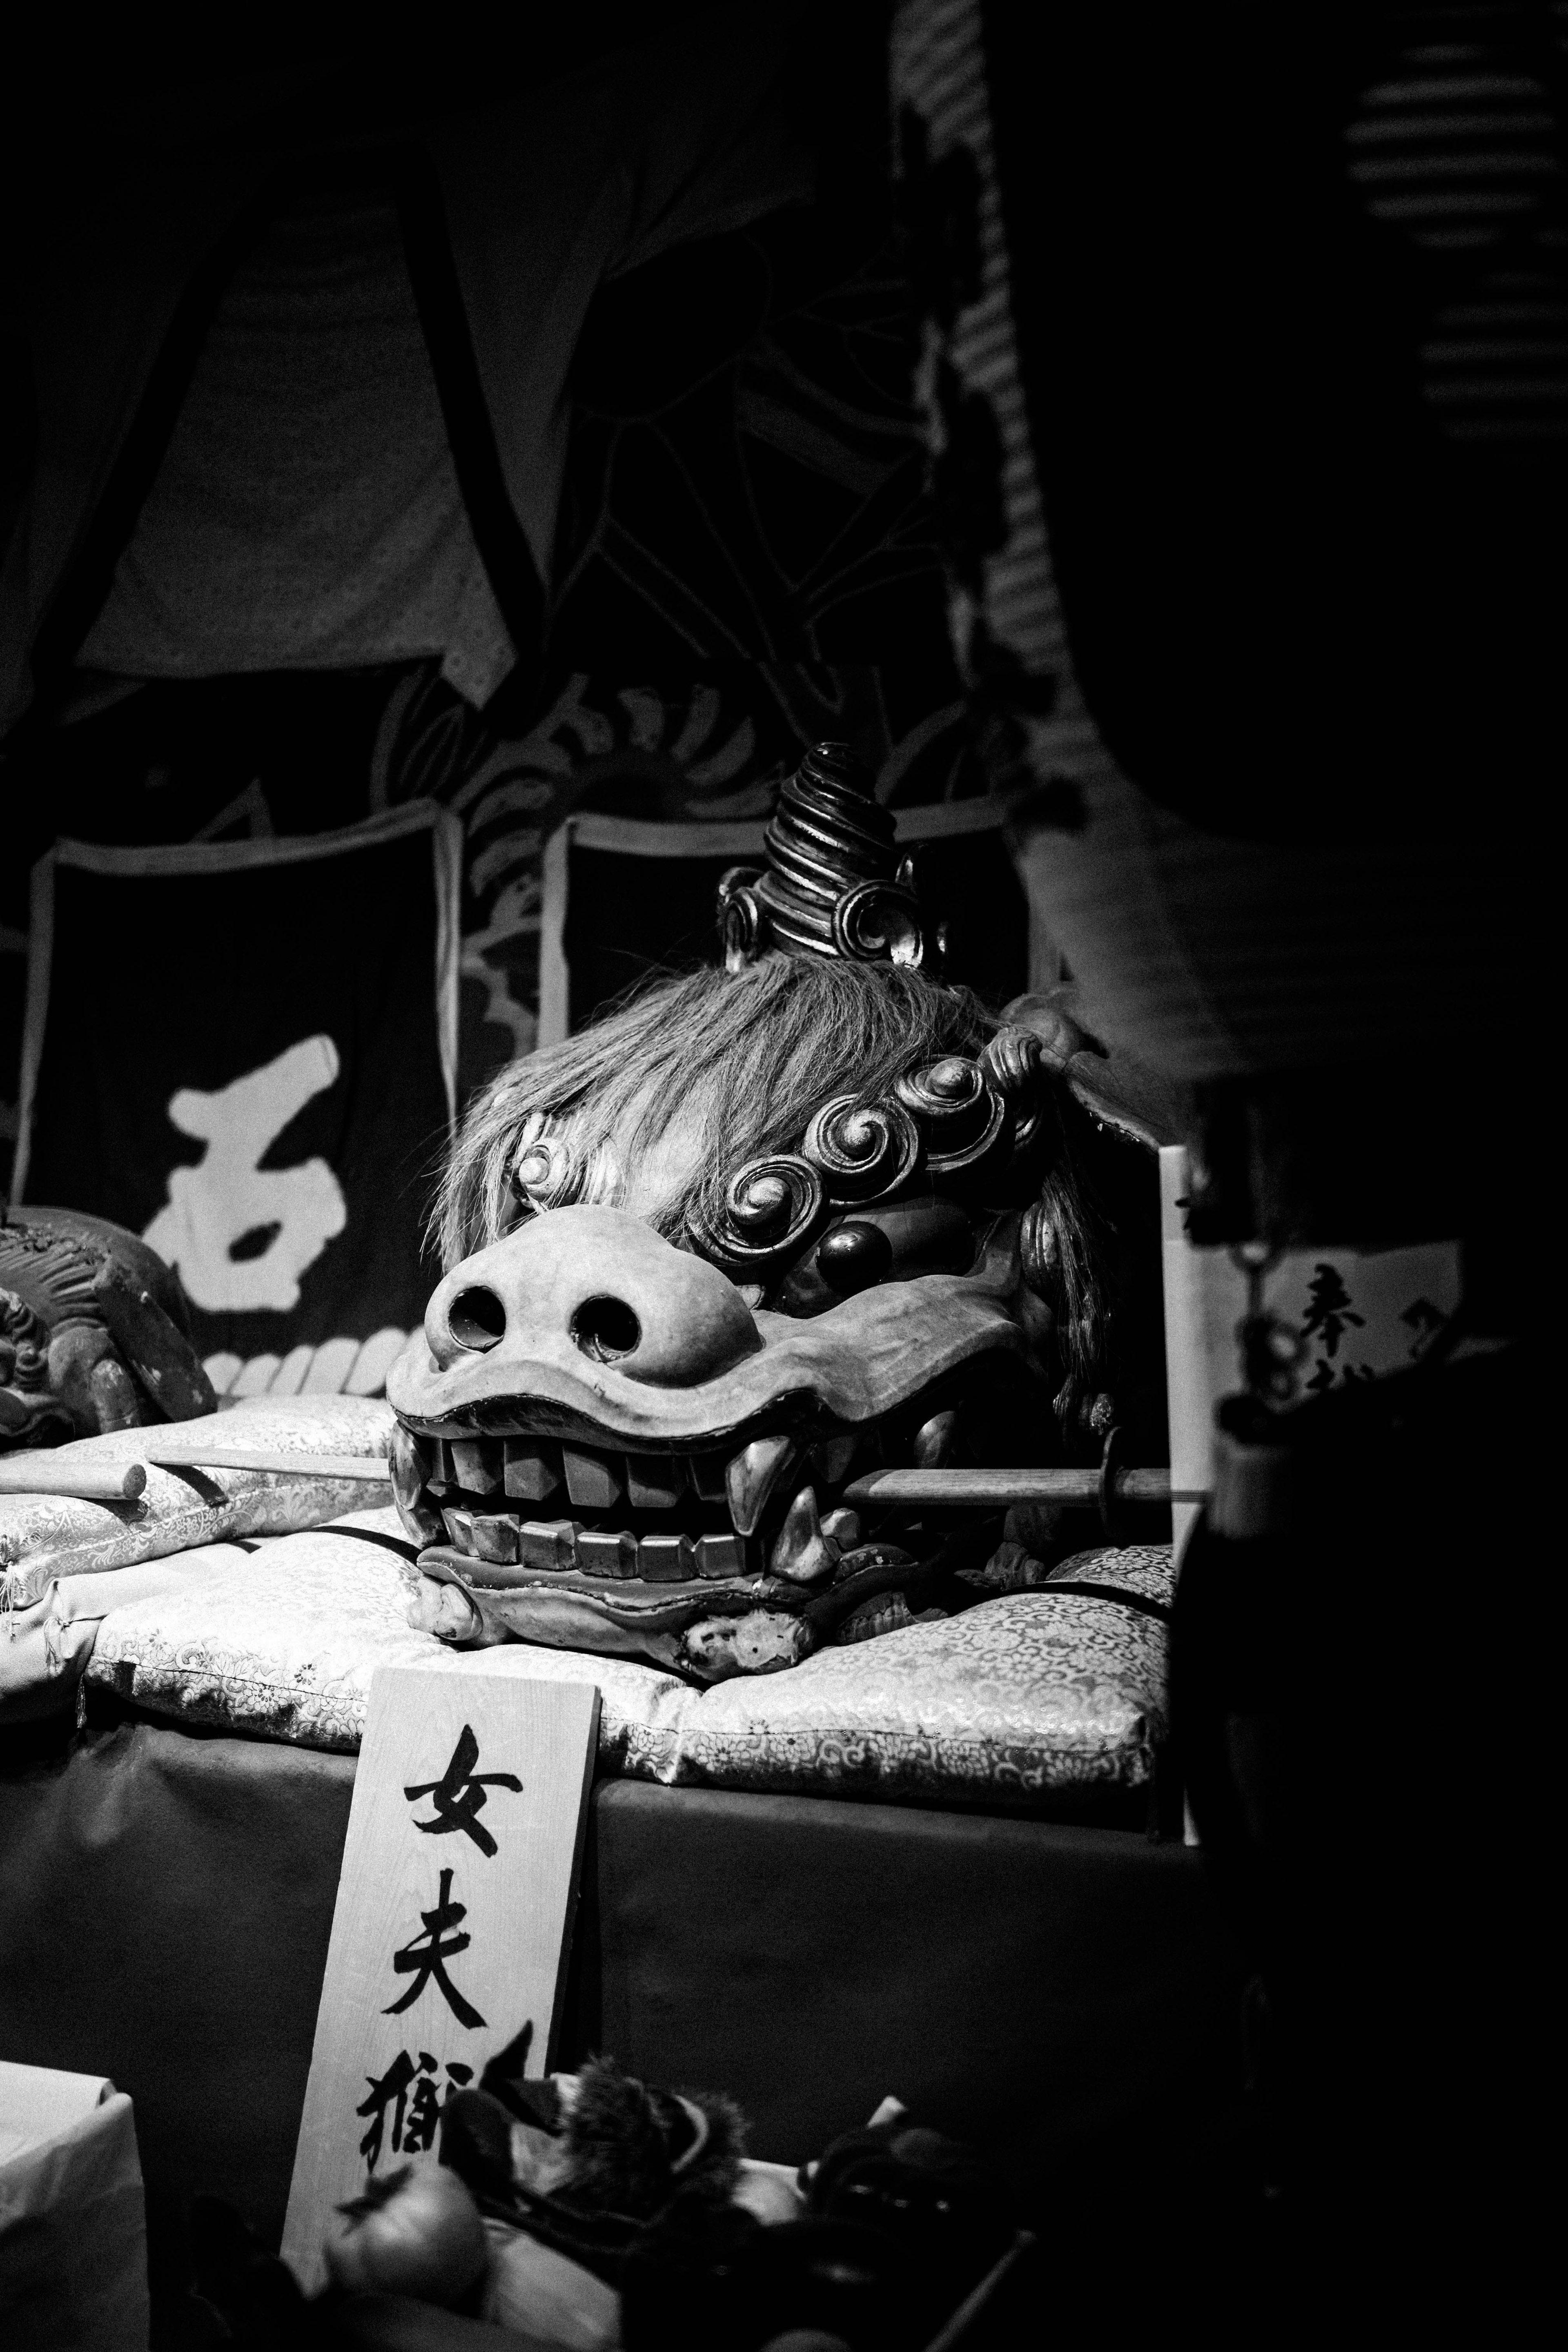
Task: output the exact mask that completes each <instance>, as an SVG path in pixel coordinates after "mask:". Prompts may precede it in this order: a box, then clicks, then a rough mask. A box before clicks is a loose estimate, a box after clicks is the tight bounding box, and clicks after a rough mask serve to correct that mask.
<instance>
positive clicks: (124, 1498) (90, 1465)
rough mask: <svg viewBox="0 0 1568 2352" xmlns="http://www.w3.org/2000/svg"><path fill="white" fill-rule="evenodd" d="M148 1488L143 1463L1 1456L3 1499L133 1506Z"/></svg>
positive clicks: (39, 1455)
mask: <svg viewBox="0 0 1568 2352" xmlns="http://www.w3.org/2000/svg"><path fill="white" fill-rule="evenodd" d="M146 1485H147V1469H146V1465H145V1464H144V1463H142V1462H80V1461H72V1460H71V1458H70V1456H69V1455H68V1454H67V1455H66V1456H64V1457H63V1458H62V1457H61V1456H60V1455H59V1454H51V1453H49V1452H47V1450H43V1449H39V1450H36V1451H31V1452H28V1453H26V1454H0V1495H71V1496H75V1497H76V1499H77V1500H78V1501H79V1502H83V1503H133V1502H135V1501H136V1499H137V1497H138V1496H140V1495H141V1494H142V1492H143V1491H144V1489H145V1487H146Z"/></svg>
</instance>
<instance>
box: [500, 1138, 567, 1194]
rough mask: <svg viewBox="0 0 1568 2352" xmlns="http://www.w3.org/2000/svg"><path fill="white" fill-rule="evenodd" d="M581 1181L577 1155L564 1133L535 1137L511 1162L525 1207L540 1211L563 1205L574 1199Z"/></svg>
mask: <svg viewBox="0 0 1568 2352" xmlns="http://www.w3.org/2000/svg"><path fill="white" fill-rule="evenodd" d="M580 1180H581V1171H580V1168H579V1165H578V1160H577V1155H576V1153H575V1152H574V1150H573V1149H572V1147H571V1145H570V1144H569V1143H568V1142H567V1140H566V1139H565V1137H564V1136H562V1135H536V1136H533V1137H532V1138H531V1139H530V1140H529V1141H528V1142H527V1143H525V1144H524V1145H523V1146H522V1149H521V1150H520V1151H519V1153H518V1155H517V1158H516V1159H515V1160H513V1161H512V1165H511V1189H512V1191H513V1192H515V1193H516V1194H517V1197H518V1199H519V1200H520V1201H521V1202H522V1205H523V1207H524V1208H525V1209H532V1210H533V1211H535V1212H536V1213H542V1212H543V1211H544V1210H546V1209H559V1208H561V1207H562V1206H563V1204H564V1203H565V1202H567V1201H569V1200H571V1199H572V1198H573V1196H574V1193H575V1192H576V1191H577V1188H578V1184H579V1182H580Z"/></svg>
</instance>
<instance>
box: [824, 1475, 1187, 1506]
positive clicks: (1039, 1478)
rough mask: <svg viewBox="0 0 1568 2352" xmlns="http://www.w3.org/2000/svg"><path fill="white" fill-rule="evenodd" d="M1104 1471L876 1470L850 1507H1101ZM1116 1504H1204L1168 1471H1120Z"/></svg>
mask: <svg viewBox="0 0 1568 2352" xmlns="http://www.w3.org/2000/svg"><path fill="white" fill-rule="evenodd" d="M1111 1495H1112V1499H1113V1500H1114V1501H1116V1502H1119V1503H1202V1502H1206V1501H1207V1499H1208V1497H1207V1496H1205V1495H1203V1494H1200V1493H1198V1492H1197V1491H1196V1489H1193V1490H1191V1491H1189V1490H1188V1489H1187V1488H1186V1487H1179V1488H1174V1489H1173V1487H1172V1485H1171V1474H1170V1472H1169V1471H1168V1470H1118V1471H1116V1472H1114V1473H1113V1474H1112V1481H1111ZM843 1499H844V1501H845V1502H847V1503H877V1504H881V1503H925V1504H928V1505H931V1506H933V1507H934V1506H936V1505H938V1504H940V1505H942V1506H944V1507H949V1508H951V1507H954V1506H956V1507H961V1508H969V1507H973V1508H979V1509H984V1508H986V1507H989V1508H991V1509H999V1508H1004V1507H1006V1506H1007V1505H1008V1504H1010V1503H1098V1502H1099V1500H1100V1472H1099V1471H1098V1470H870V1471H868V1472H867V1473H866V1475H865V1476H864V1477H861V1478H851V1479H850V1481H849V1484H848V1485H847V1486H846V1487H845V1489H844V1496H843Z"/></svg>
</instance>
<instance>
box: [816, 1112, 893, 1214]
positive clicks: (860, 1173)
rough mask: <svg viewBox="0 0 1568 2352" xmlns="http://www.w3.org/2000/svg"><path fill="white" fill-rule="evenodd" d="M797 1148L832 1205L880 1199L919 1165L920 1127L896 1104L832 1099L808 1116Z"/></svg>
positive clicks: (886, 1195)
mask: <svg viewBox="0 0 1568 2352" xmlns="http://www.w3.org/2000/svg"><path fill="white" fill-rule="evenodd" d="M801 1150H802V1151H803V1152H804V1153H805V1157H806V1158H807V1159H808V1160H812V1161H813V1162H815V1164H816V1167H818V1168H819V1169H820V1170H821V1171H822V1174H823V1177H824V1180H825V1181H826V1186H827V1192H828V1197H829V1198H830V1199H831V1200H832V1201H834V1202H855V1203H857V1204H863V1203H864V1202H868V1201H885V1200H886V1199H887V1198H888V1196H889V1193H891V1192H898V1190H899V1189H900V1186H901V1185H904V1184H907V1183H908V1182H909V1181H910V1177H911V1176H912V1175H913V1174H914V1172H915V1170H916V1168H917V1167H918V1166H919V1164H920V1156H921V1137H920V1129H918V1128H917V1127H916V1125H915V1123H914V1120H913V1119H912V1118H910V1114H909V1112H908V1111H907V1110H906V1109H905V1108H904V1107H903V1105H902V1104H901V1103H898V1102H891V1101H881V1102H862V1101H861V1100H860V1099H859V1098H858V1097H857V1096H855V1095H835V1096H834V1097H833V1099H832V1101H831V1102H825V1103H824V1104H823V1106H822V1108H821V1109H820V1110H818V1111H817V1112H816V1114H815V1115H814V1117H813V1118H812V1121H811V1124H810V1126H809V1127H808V1128H807V1129H806V1130H805V1141H804V1142H803V1143H802V1145H801Z"/></svg>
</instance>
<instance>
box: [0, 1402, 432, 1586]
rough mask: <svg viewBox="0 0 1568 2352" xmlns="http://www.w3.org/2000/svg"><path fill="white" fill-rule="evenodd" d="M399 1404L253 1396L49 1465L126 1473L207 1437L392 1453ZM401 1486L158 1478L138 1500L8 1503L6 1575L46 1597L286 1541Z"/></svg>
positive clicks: (265, 1475) (92, 1440)
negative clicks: (206, 1554) (108, 1467)
mask: <svg viewBox="0 0 1568 2352" xmlns="http://www.w3.org/2000/svg"><path fill="white" fill-rule="evenodd" d="M391 1434H392V1407H391V1406H390V1405H389V1404H388V1403H387V1402H386V1400H385V1398H384V1397H359V1396H301V1397H250V1398H247V1400H246V1402H244V1403H243V1404H237V1405H235V1406H233V1407H231V1408H230V1410H229V1411H228V1412H218V1413H208V1414H206V1415H205V1416H204V1417H203V1418H202V1419H201V1420H199V1421H182V1422H180V1423H178V1424H177V1425H174V1426H168V1425H160V1427H158V1428H157V1429H120V1430H116V1431H115V1432H114V1433H112V1435H110V1436H108V1437H82V1438H78V1439H77V1440H76V1441H75V1443H74V1444H69V1445H62V1446H60V1447H58V1449H57V1450H56V1451H55V1452H54V1454H52V1455H51V1456H50V1459H51V1460H52V1461H53V1462H54V1463H55V1464H57V1465H59V1464H62V1463H69V1462H74V1461H78V1460H79V1461H83V1462H90V1463H115V1464H121V1463H126V1462H134V1461H136V1460H138V1459H139V1458H140V1456H141V1454H142V1451H143V1449H144V1448H145V1447H146V1446H147V1445H148V1444H150V1443H151V1442H152V1441H153V1439H154V1438H159V1437H163V1438H169V1439H173V1440H176V1441H177V1442H178V1443H179V1444H181V1445H184V1444H189V1443H196V1442H199V1441H200V1440H202V1439H204V1438H205V1439H210V1440H211V1441H212V1442H213V1444H215V1445H216V1446H219V1447H223V1448H241V1447H245V1446H254V1447H255V1448H256V1450H257V1451H258V1453H261V1452H265V1453H268V1454H368V1455H374V1454H381V1455H382V1456H383V1457H384V1456H385V1453H386V1448H387V1443H388V1440H389V1438H390V1437H391ZM390 1491H391V1490H390V1487H389V1486H383V1485H382V1483H381V1482H377V1483H376V1484H374V1485H372V1484H369V1483H368V1482H367V1481H366V1480H364V1479H363V1478H323V1477H318V1476H315V1475H310V1474H307V1473H299V1472H293V1471H283V1470H244V1469H242V1470H225V1469H216V1468H215V1469H211V1470H203V1471H202V1472H200V1474H199V1475H197V1474H194V1473H192V1472H190V1471H184V1472H181V1471H175V1470H158V1469H149V1471H148V1473H147V1488H146V1492H145V1493H144V1494H143V1495H142V1497H141V1499H140V1501H138V1502H135V1503H89V1502H82V1501H79V1500H77V1499H76V1498H74V1497H73V1496H68V1495H0V1569H4V1570H9V1572H10V1573H9V1579H8V1582H9V1586H10V1592H9V1598H10V1599H11V1600H12V1601H13V1602H16V1603H25V1602H26V1601H35V1600H37V1598H38V1597H39V1595H40V1594H41V1593H42V1592H43V1591H44V1590H45V1588H46V1586H47V1584H48V1583H49V1581H50V1580H51V1578H53V1577H57V1576H79V1575H88V1574H91V1573H93V1572H94V1571H96V1570H100V1569H106V1568H129V1567H131V1566H132V1565H133V1563H134V1562H136V1561H138V1560H143V1559H167V1558H168V1557H169V1556H170V1555H171V1553H174V1552H181V1551H189V1550H191V1549H193V1548H194V1547H195V1546H196V1545H198V1544H210V1543H222V1542H225V1541H227V1540H230V1539H232V1538H235V1537H237V1536H265V1535H282V1534H285V1533H286V1532H288V1531H289V1530H291V1529H293V1528H315V1527H321V1525H322V1524H323V1523H324V1522H325V1521H327V1520H329V1519H335V1518H337V1517H338V1516H339V1514H340V1513H342V1512H343V1511H352V1510H353V1509H354V1508H355V1507H359V1506H363V1505H364V1504H366V1503H377V1502H380V1501H381V1499H382V1496H383V1494H386V1495H388V1496H389V1495H390Z"/></svg>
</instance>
